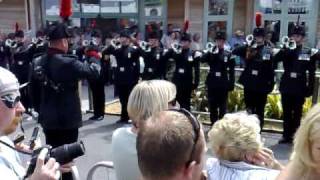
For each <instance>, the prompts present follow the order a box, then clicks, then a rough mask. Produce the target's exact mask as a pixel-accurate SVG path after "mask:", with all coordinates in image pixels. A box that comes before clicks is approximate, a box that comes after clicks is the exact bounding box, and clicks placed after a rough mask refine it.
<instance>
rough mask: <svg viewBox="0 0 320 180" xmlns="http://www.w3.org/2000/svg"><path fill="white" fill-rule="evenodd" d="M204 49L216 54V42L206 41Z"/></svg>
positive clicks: (217, 50) (217, 51)
mask: <svg viewBox="0 0 320 180" xmlns="http://www.w3.org/2000/svg"><path fill="white" fill-rule="evenodd" d="M206 51H207V52H210V53H212V54H218V53H219V49H218V47H217V45H216V43H212V42H208V43H207V44H206Z"/></svg>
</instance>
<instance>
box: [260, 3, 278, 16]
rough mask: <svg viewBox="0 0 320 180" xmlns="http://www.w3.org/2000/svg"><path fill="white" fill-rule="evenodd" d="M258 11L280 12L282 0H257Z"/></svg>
mask: <svg viewBox="0 0 320 180" xmlns="http://www.w3.org/2000/svg"><path fill="white" fill-rule="evenodd" d="M258 3H259V11H260V12H263V13H264V14H281V3H282V0H259V2H258Z"/></svg>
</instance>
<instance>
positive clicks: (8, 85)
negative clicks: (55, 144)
mask: <svg viewBox="0 0 320 180" xmlns="http://www.w3.org/2000/svg"><path fill="white" fill-rule="evenodd" d="M24 111H25V109H24V107H23V105H22V104H21V102H20V93H19V83H18V80H17V78H16V77H15V76H14V75H13V74H12V73H11V72H9V71H8V70H6V69H4V68H2V67H0V172H1V179H12V180H20V179H23V178H24V176H25V173H26V171H25V168H24V167H23V166H22V163H21V160H20V157H19V154H18V153H17V152H16V151H15V150H13V149H11V148H10V147H14V144H13V141H12V140H11V139H10V138H9V137H8V136H7V135H9V134H11V133H12V132H13V131H15V129H16V127H17V126H18V124H19V122H20V121H21V118H22V114H23V112H24ZM9 146H10V147H9ZM40 154H42V155H40V156H41V158H42V159H40V156H39V159H38V161H37V165H36V169H35V171H34V173H33V174H32V175H31V176H30V178H28V179H30V180H42V179H49V180H55V179H58V178H59V172H58V168H59V164H58V163H56V162H55V160H54V159H52V158H50V159H49V161H48V162H47V163H46V164H44V156H43V155H44V151H43V152H42V153H40Z"/></svg>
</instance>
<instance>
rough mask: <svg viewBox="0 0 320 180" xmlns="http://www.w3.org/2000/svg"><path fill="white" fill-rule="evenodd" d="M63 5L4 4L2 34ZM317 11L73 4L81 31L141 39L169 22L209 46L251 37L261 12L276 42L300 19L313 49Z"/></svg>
mask: <svg viewBox="0 0 320 180" xmlns="http://www.w3.org/2000/svg"><path fill="white" fill-rule="evenodd" d="M59 2H60V0H0V31H1V32H9V31H12V30H13V28H14V24H15V22H19V24H21V28H22V29H24V30H26V31H30V32H31V33H32V32H34V31H35V29H37V28H39V27H41V26H42V25H43V24H45V22H46V21H53V20H57V19H59ZM80 2H85V3H80ZM88 2H89V3H92V2H94V3H96V4H87V3H88ZM319 6H320V3H319V1H318V0H85V1H84V0H73V15H72V20H73V24H74V25H76V26H79V27H80V26H81V27H86V26H91V25H92V24H93V22H94V24H96V27H97V28H100V29H101V30H102V31H103V32H117V31H119V30H120V29H121V28H123V27H124V26H133V25H136V26H137V27H138V28H139V30H140V31H141V32H142V33H143V34H144V33H145V29H146V25H148V24H150V23H156V24H158V25H159V27H160V28H161V29H162V31H163V32H166V25H167V24H168V23H170V24H174V26H176V27H181V26H182V25H183V22H184V21H185V20H189V21H190V30H189V32H191V33H199V34H201V39H202V42H203V43H206V42H207V41H212V40H213V38H214V36H215V32H216V31H217V30H219V31H225V32H226V33H227V36H228V39H230V38H231V37H232V35H233V33H234V32H235V31H236V30H242V31H244V32H245V34H249V33H251V31H252V29H253V28H254V26H255V23H254V15H255V12H257V11H259V12H262V13H263V14H264V16H263V19H264V26H265V27H266V29H267V31H272V32H273V40H274V41H279V40H280V38H281V37H282V36H284V35H287V33H288V28H289V27H290V26H292V25H293V23H294V22H296V21H297V18H298V15H300V22H301V23H303V24H305V25H306V27H307V28H306V29H307V38H306V42H307V44H308V45H310V46H315V45H316V44H317V42H318V39H319V38H320V17H319V13H318V10H319Z"/></svg>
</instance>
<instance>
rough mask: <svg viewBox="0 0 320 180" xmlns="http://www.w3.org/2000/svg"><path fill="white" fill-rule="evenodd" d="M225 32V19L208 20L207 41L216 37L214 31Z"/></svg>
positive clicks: (211, 40)
mask: <svg viewBox="0 0 320 180" xmlns="http://www.w3.org/2000/svg"><path fill="white" fill-rule="evenodd" d="M217 31H222V32H227V22H226V21H211V22H208V42H213V41H214V40H215V37H216V32H217Z"/></svg>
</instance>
